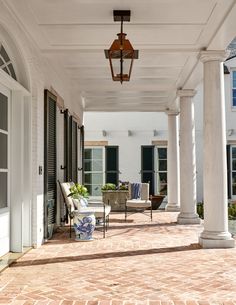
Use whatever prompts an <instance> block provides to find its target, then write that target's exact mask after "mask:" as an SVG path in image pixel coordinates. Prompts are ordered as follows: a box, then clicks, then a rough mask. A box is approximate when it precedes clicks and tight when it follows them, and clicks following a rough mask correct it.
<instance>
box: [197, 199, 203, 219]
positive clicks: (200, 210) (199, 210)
mask: <svg viewBox="0 0 236 305" xmlns="http://www.w3.org/2000/svg"><path fill="white" fill-rule="evenodd" d="M197 213H198V215H199V217H200V218H201V219H204V205H203V202H198V203H197Z"/></svg>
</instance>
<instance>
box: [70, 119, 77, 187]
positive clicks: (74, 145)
mask: <svg viewBox="0 0 236 305" xmlns="http://www.w3.org/2000/svg"><path fill="white" fill-rule="evenodd" d="M77 130H78V125H77V123H76V122H75V121H74V120H72V130H71V133H72V143H71V165H72V169H71V173H72V181H73V182H78V157H77V155H78V141H77V136H78V135H77Z"/></svg>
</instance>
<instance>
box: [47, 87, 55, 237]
mask: <svg viewBox="0 0 236 305" xmlns="http://www.w3.org/2000/svg"><path fill="white" fill-rule="evenodd" d="M56 164H57V156H56V97H55V96H54V95H53V94H51V93H50V92H49V91H48V90H45V104H44V224H45V225H44V237H45V238H46V239H47V238H51V237H52V234H53V228H54V224H55V223H56V200H57V184H56V181H57V167H56Z"/></svg>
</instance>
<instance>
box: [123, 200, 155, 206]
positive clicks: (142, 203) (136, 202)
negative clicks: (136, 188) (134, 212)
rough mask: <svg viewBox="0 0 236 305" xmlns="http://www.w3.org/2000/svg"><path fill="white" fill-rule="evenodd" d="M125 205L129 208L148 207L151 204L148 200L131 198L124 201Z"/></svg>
mask: <svg viewBox="0 0 236 305" xmlns="http://www.w3.org/2000/svg"><path fill="white" fill-rule="evenodd" d="M126 206H127V207H131V208H148V207H150V206H151V201H150V200H140V199H132V200H127V201H126Z"/></svg>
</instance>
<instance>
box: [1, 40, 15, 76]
mask: <svg viewBox="0 0 236 305" xmlns="http://www.w3.org/2000/svg"><path fill="white" fill-rule="evenodd" d="M0 69H2V70H3V71H5V72H6V73H7V74H9V75H10V76H11V77H12V78H14V79H15V80H17V79H16V73H15V70H14V68H13V64H12V61H11V59H10V57H9V56H8V54H7V52H6V50H5V48H4V47H3V45H1V44H0Z"/></svg>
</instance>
